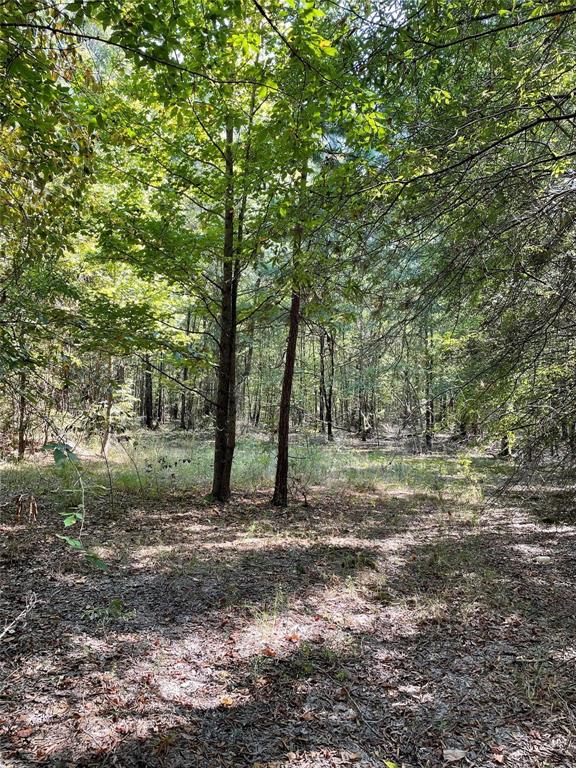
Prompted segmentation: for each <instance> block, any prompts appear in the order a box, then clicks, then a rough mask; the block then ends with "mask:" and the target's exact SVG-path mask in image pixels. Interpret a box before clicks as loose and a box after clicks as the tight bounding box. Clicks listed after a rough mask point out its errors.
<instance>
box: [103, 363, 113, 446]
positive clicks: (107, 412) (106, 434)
mask: <svg viewBox="0 0 576 768" xmlns="http://www.w3.org/2000/svg"><path fill="white" fill-rule="evenodd" d="M112 394H113V387H112V355H109V356H108V382H107V385H106V402H105V404H104V429H103V431H102V441H101V448H102V456H106V455H107V451H108V443H109V442H110V416H111V414H112Z"/></svg>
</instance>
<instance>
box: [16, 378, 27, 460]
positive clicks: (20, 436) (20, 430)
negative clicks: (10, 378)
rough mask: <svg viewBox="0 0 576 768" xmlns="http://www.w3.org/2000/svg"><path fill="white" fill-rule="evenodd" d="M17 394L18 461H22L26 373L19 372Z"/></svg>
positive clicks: (24, 436)
mask: <svg viewBox="0 0 576 768" xmlns="http://www.w3.org/2000/svg"><path fill="white" fill-rule="evenodd" d="M19 389H20V391H19V395H18V461H22V459H23V458H24V453H25V451H26V373H25V372H24V371H22V372H21V373H20V382H19Z"/></svg>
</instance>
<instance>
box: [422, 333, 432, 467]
mask: <svg viewBox="0 0 576 768" xmlns="http://www.w3.org/2000/svg"><path fill="white" fill-rule="evenodd" d="M431 343H432V342H431V340H429V339H428V328H427V327H426V328H424V345H425V350H426V374H425V383H424V387H425V398H426V406H425V414H424V416H425V427H424V443H425V446H426V450H427V451H428V452H430V451H431V450H432V441H433V434H434V398H433V396H432V353H431V349H430V346H431Z"/></svg>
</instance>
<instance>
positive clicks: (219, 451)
mask: <svg viewBox="0 0 576 768" xmlns="http://www.w3.org/2000/svg"><path fill="white" fill-rule="evenodd" d="M233 139H234V130H233V127H232V125H231V123H229V124H228V125H227V126H226V179H227V183H226V200H225V214H224V254H223V264H222V284H221V287H220V290H221V309H220V341H219V353H220V359H219V365H218V390H217V394H216V434H215V439H214V476H213V480H212V496H213V498H214V499H216V500H218V501H228V499H229V498H230V476H231V473H232V460H233V458H234V447H235V443H236V424H235V421H236V402H235V400H236V395H235V386H236V381H235V378H236V320H237V317H236V315H237V307H236V303H237V293H238V276H239V265H238V263H237V260H236V259H235V248H234V159H233V156H232V143H233Z"/></svg>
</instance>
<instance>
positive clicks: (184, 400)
mask: <svg viewBox="0 0 576 768" xmlns="http://www.w3.org/2000/svg"><path fill="white" fill-rule="evenodd" d="M191 321H192V313H191V311H190V309H188V311H187V312H186V336H189V335H190V324H191ZM187 381H188V366H187V365H185V366H184V368H183V369H182V383H183V384H186V382H187ZM187 405H188V392H187V390H186V389H183V390H182V394H181V395H180V427H181V428H182V429H186V428H187V426H188V424H187V421H186V417H187V410H188V409H187Z"/></svg>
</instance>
